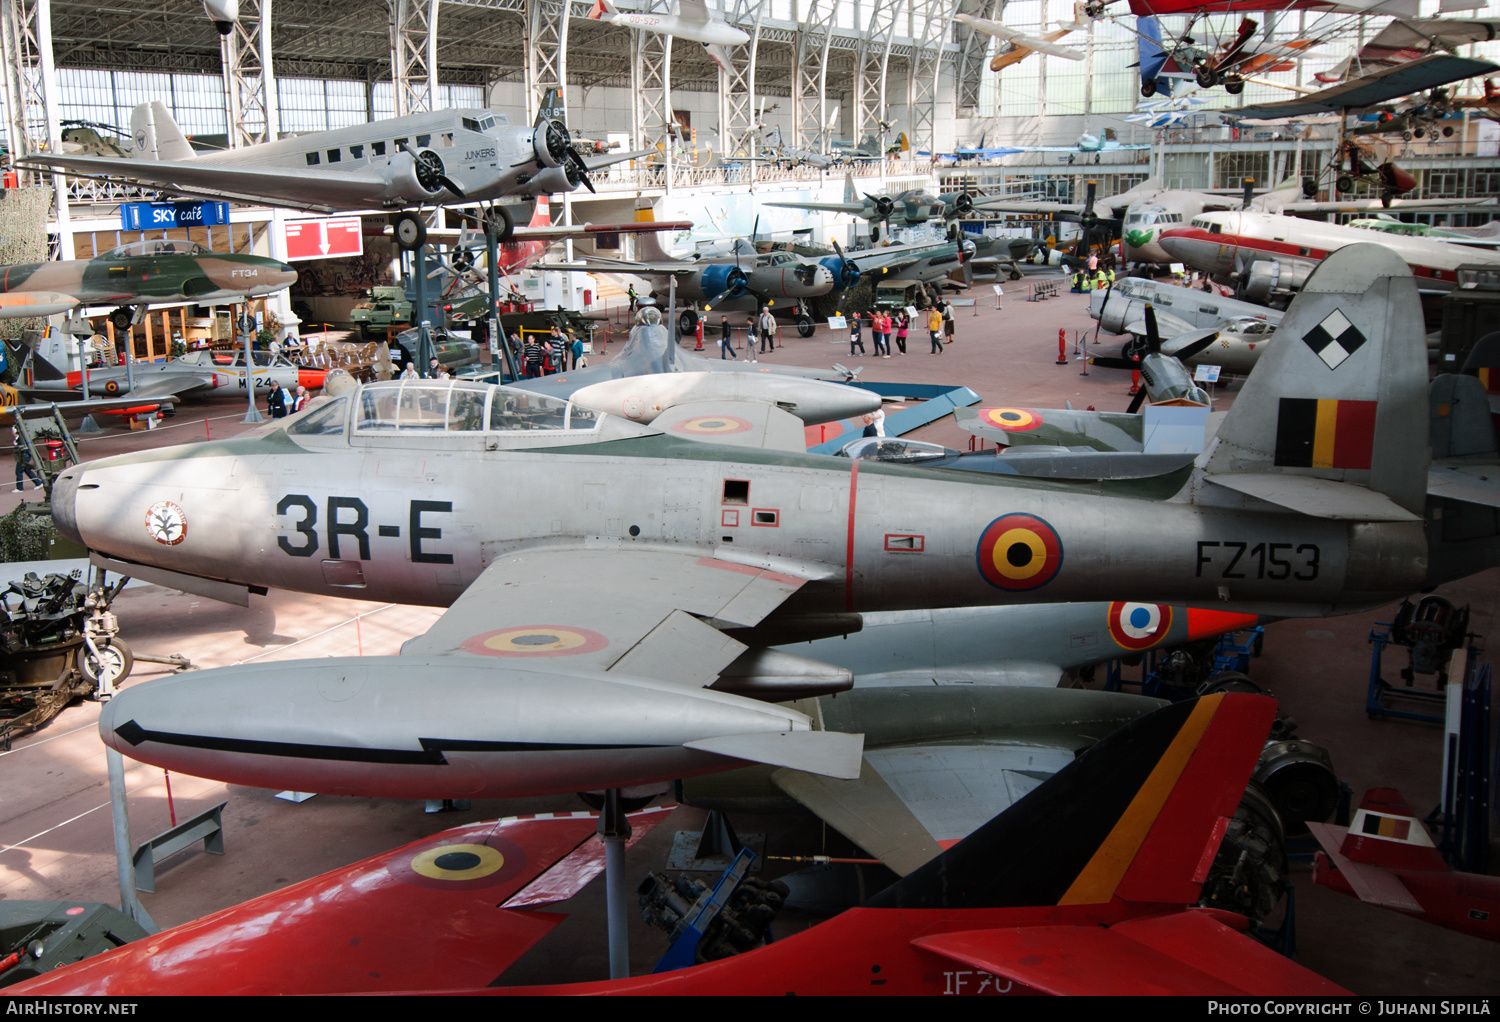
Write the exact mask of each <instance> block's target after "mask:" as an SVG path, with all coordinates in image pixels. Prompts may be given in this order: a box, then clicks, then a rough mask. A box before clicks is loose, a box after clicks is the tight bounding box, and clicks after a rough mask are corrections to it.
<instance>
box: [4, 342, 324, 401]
mask: <svg viewBox="0 0 1500 1022" xmlns="http://www.w3.org/2000/svg"><path fill="white" fill-rule="evenodd" d="M34 366H35V368H36V371H37V372H36V380H35V383H34V384H33V386H32V391H33V393H40V392H45V391H49V390H51V391H65V392H68V393H70V394H71V393H74V392H77V391H78V390H79V389H80V388H81V387H82V386H83V384H84V382H85V380H84V374H83V373H79V372H71V373H67V374H66V375H64V374H62V373H59V372H56V371H55V370H53V369H52V366H51V363H49V362H47V360H46V359H43V358H38V359H36V360H35V362H34ZM327 375H328V373H327V370H325V369H305V368H303V367H302V366H299V365H296V364H294V363H293V362H291V361H289V360H288V359H287V358H286V356H284V355H272V354H270V353H268V352H263V351H257V352H253V353H252V354H251V365H250V367H249V371H248V372H247V371H246V367H245V353H244V351H242V350H238V349H236V350H234V351H190V352H188V353H187V354H185V355H183V356H181V357H180V358H174V359H172V361H170V362H138V363H136V364H135V365H133V366H129V367H126V366H107V367H105V368H102V369H90V370H88V371H87V383H88V387H89V392H90V393H99V392H103V393H105V394H108V395H110V396H113V395H115V394H129V395H131V396H132V397H138V398H159V397H193V396H197V395H203V394H206V393H208V392H210V391H214V390H223V389H226V388H229V389H238V390H240V391H244V389H245V388H246V387H247V386H253V387H254V388H255V389H256V390H267V389H269V388H271V387H284V388H286V389H287V390H289V391H291V392H293V393H295V392H296V390H297V388H298V387H306V388H307V389H308V390H309V391H314V390H318V389H320V388H321V387H322V386H323V379H324V377H326V376H327ZM132 381H133V385H132Z"/></svg>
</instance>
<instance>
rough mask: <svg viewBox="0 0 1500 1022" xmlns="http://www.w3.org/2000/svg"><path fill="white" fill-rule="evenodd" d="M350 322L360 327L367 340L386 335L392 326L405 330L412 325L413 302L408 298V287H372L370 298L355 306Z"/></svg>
mask: <svg viewBox="0 0 1500 1022" xmlns="http://www.w3.org/2000/svg"><path fill="white" fill-rule="evenodd" d="M349 322H350V323H352V324H353V325H354V326H355V327H357V328H358V329H359V333H360V336H361V337H363V338H365V340H373V339H375V338H382V337H385V336H386V331H387V330H388V329H389V328H390V327H400V328H401V329H402V330H405V329H406V328H407V327H409V326H411V302H409V301H407V300H406V289H405V288H400V287H372V288H370V300H369V301H366V302H360V303H359V304H358V305H356V306H355V307H354V308H353V310H352V311H351V312H350V313H349Z"/></svg>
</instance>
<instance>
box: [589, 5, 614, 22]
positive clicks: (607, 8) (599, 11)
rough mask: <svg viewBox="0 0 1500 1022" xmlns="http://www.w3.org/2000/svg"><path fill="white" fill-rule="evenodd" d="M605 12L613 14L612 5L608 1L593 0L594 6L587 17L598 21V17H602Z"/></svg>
mask: <svg viewBox="0 0 1500 1022" xmlns="http://www.w3.org/2000/svg"><path fill="white" fill-rule="evenodd" d="M606 12H608V13H610V14H613V13H614V7H613V6H612V5H610V4H608V3H605V0H594V6H593V8H592V9H590V11H589V17H590V18H592V19H594V20H595V21H598V20H599V19H600V18H602V17H604V15H605V13H606Z"/></svg>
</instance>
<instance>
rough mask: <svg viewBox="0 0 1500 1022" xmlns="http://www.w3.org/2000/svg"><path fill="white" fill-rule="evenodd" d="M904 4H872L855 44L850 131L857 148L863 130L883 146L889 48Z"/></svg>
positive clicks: (885, 0) (892, 0)
mask: <svg viewBox="0 0 1500 1022" xmlns="http://www.w3.org/2000/svg"><path fill="white" fill-rule="evenodd" d="M906 2H907V0H873V7H872V10H871V12H870V21H869V24H868V25H866V27H865V34H864V36H863V38H861V39H860V42H859V50H858V55H857V56H856V58H855V65H854V131H853V133H852V138H853V140H854V142H855V143H856V144H857V143H859V142H860V141H861V140H862V139H863V138H864V134H865V132H866V131H867V130H871V131H874V132H875V133H876V135H877V137H878V138H879V140H880V144H881V145H884V144H885V129H884V128H882V127H881V125H882V124H883V123H884V122H885V119H886V117H885V83H886V70H887V69H888V67H889V66H890V61H891V48H892V46H894V45H895V42H896V20H897V19H898V18H899V17H900V16H901V14H902V12H903V11H904V10H905V8H906Z"/></svg>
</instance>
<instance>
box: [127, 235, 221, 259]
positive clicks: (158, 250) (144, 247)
mask: <svg viewBox="0 0 1500 1022" xmlns="http://www.w3.org/2000/svg"><path fill="white" fill-rule="evenodd" d="M164 255H192V256H204V255H213V252H212V251H210V250H209V249H206V248H204V247H203V246H202V245H200V244H198V243H197V242H196V241H188V240H187V239H185V238H153V239H151V240H148V241H132V242H131V243H130V244H128V245H121V246H120V247H119V248H112V249H110V250H109V251H108V252H106V253H104V255H102V256H100V257H99V258H101V259H142V258H146V257H149V256H164Z"/></svg>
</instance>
